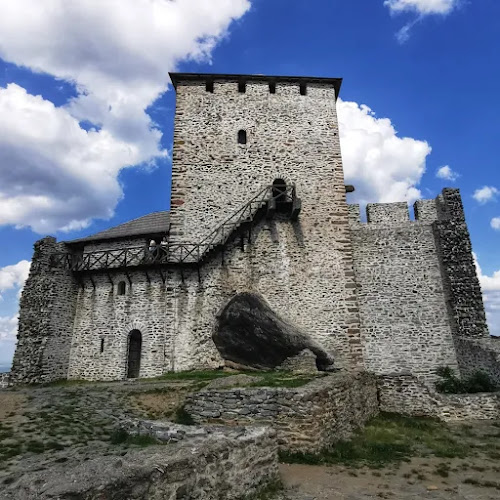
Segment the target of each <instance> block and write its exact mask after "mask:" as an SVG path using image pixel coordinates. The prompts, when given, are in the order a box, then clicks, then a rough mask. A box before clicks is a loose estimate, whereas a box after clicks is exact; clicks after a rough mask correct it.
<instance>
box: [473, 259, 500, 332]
mask: <svg viewBox="0 0 500 500" xmlns="http://www.w3.org/2000/svg"><path fill="white" fill-rule="evenodd" d="M473 256H474V263H475V264H476V272H477V277H478V278H479V282H480V283H481V290H482V291H483V299H484V307H485V309H486V316H487V319H488V327H489V330H490V334H491V335H500V271H494V272H493V274H492V275H491V276H488V275H485V274H483V271H482V269H481V266H480V265H479V261H478V258H477V255H476V254H475V253H473Z"/></svg>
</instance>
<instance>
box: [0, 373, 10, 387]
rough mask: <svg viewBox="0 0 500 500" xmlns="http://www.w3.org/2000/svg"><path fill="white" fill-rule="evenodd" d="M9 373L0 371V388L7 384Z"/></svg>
mask: <svg viewBox="0 0 500 500" xmlns="http://www.w3.org/2000/svg"><path fill="white" fill-rule="evenodd" d="M9 379H10V373H9V372H7V373H0V389H5V388H6V387H8V385H9Z"/></svg>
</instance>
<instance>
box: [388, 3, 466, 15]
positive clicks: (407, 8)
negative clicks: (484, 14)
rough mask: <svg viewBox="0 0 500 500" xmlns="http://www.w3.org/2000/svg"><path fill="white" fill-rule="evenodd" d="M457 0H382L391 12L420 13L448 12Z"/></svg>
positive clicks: (455, 4)
mask: <svg viewBox="0 0 500 500" xmlns="http://www.w3.org/2000/svg"><path fill="white" fill-rule="evenodd" d="M458 4H459V0H384V5H385V6H386V7H388V8H389V10H390V11H391V13H394V14H399V13H401V12H415V13H417V14H421V15H424V16H425V15H429V14H449V13H450V12H451V11H452V10H453V9H454V8H456V7H457V6H458Z"/></svg>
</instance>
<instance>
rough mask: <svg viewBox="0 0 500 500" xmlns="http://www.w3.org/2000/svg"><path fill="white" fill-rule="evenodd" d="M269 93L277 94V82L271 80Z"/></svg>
mask: <svg viewBox="0 0 500 500" xmlns="http://www.w3.org/2000/svg"><path fill="white" fill-rule="evenodd" d="M269 93H271V94H276V83H275V82H271V83H270V84H269Z"/></svg>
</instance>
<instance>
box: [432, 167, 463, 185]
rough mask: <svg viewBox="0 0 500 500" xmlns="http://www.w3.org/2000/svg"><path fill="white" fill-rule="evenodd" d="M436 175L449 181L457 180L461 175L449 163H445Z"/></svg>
mask: <svg viewBox="0 0 500 500" xmlns="http://www.w3.org/2000/svg"><path fill="white" fill-rule="evenodd" d="M436 177H437V178H438V179H446V180H447V181H456V180H457V179H458V178H459V177H460V175H458V173H457V172H454V171H453V170H452V169H451V168H450V166H449V165H444V166H443V167H440V168H438V170H437V172H436Z"/></svg>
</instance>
